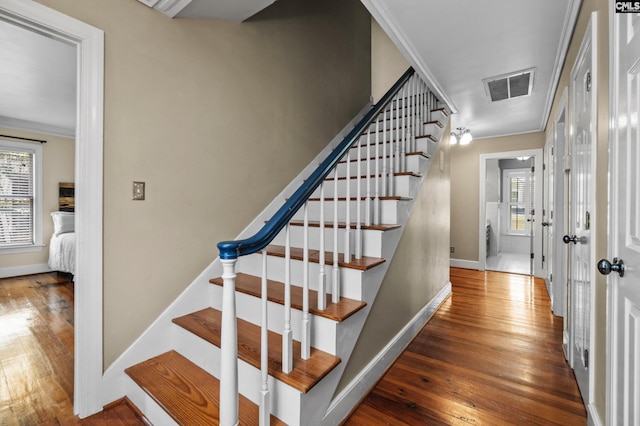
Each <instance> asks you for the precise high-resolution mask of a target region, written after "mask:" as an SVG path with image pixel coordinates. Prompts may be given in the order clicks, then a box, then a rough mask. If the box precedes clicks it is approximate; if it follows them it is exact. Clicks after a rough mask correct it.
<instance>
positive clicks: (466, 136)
mask: <svg viewBox="0 0 640 426" xmlns="http://www.w3.org/2000/svg"><path fill="white" fill-rule="evenodd" d="M457 130H458V133H456V132H451V145H455V144H457V143H459V144H460V145H468V144H469V142H471V141H472V140H473V136H471V130H469V129H467V128H466V127H458V128H457Z"/></svg>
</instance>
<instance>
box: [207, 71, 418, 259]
mask: <svg viewBox="0 0 640 426" xmlns="http://www.w3.org/2000/svg"><path fill="white" fill-rule="evenodd" d="M413 74H414V70H413V68H409V69H408V70H407V71H406V72H405V73H404V74H403V75H402V77H400V79H399V80H398V81H397V82H396V83H395V84H394V85H393V86H392V87H391V89H389V91H388V92H387V93H386V94H385V95H384V96H383V97H382V99H380V101H379V102H378V103H377V104H375V105H374V106H373V107H371V109H370V110H369V112H368V113H367V114H366V115H365V116H364V117H363V118H362V120H360V122H358V124H357V125H356V126H355V127H354V128H353V130H351V131H350V132H349V134H348V135H347V136H345V137H344V139H343V140H342V142H340V144H339V145H338V146H337V147H336V148H335V149H334V150H333V151H331V154H329V156H327V158H325V159H324V161H323V162H322V163H321V164H320V165H319V166H318V168H317V169H316V170H315V171H314V172H313V173H312V174H311V176H309V178H308V179H306V180H305V181H304V182H303V183H302V185H300V187H299V188H298V189H297V190H296V192H294V193H293V195H292V196H291V197H290V198H289V199H288V200H287V201H286V202H285V203H284V204H283V205H282V207H280V209H279V210H278V211H277V212H276V213H275V214H274V215H273V216H272V217H271V219H269V220H268V221H267V223H265V225H264V226H263V227H262V229H260V230H259V231H258V232H257V233H256V234H254V235H253V236H252V237H249V238H246V239H244V240H235V241H221V242H219V243H218V250H220V259H225V260H230V259H237V258H238V257H240V256H246V255H248V254H252V253H256V252H258V251H260V250H262V249H263V248H265V247H266V246H267V245H268V244H269V243H270V242H271V241H273V239H274V238H275V237H276V236H277V235H278V233H279V232H280V231H281V230H282V229H283V228H284V227H285V226H286V224H287V223H289V221H290V220H291V218H292V217H293V215H294V214H296V212H297V211H298V210H299V209H300V207H302V206H303V205H304V203H305V202H306V201H307V200H308V199H309V197H311V195H312V194H313V192H314V191H315V190H316V189H317V188H318V187H319V186H320V184H321V183H322V182H323V181H324V179H325V178H326V177H327V176H328V175H329V173H331V170H333V168H334V167H336V165H337V164H338V162H339V161H340V160H341V159H342V157H344V156H345V154H346V153H347V152H348V151H349V150H350V149H351V146H352V145H353V144H354V143H355V141H357V140H358V138H359V137H360V135H361V134H362V132H363V130H364V129H365V128H366V127H367V126H369V125H370V124H371V122H372V121H373V119H374V118H375V117H376V116H377V115H378V114H379V113H380V112H381V111H382V110H383V108H384V107H386V105H387V104H388V103H389V102H390V101H391V98H393V96H395V94H396V93H397V92H398V91H399V90H400V88H401V87H402V86H403V85H404V84H405V83H406V82H407V81H408V80H409V78H410V77H411V76H412V75H413Z"/></svg>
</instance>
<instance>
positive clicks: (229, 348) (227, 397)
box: [220, 259, 238, 426]
mask: <svg viewBox="0 0 640 426" xmlns="http://www.w3.org/2000/svg"><path fill="white" fill-rule="evenodd" d="M236 260H237V259H223V260H221V261H220V262H221V263H222V270H223V272H222V280H223V282H224V287H223V292H222V330H221V334H222V336H221V365H220V425H221V426H236V425H237V424H238V327H237V320H236V272H235V265H236Z"/></svg>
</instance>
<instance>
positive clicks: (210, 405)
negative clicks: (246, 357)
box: [125, 350, 284, 425]
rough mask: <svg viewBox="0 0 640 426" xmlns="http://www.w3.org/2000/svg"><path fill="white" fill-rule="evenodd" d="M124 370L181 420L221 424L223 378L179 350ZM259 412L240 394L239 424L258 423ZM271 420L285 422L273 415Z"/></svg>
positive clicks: (179, 422)
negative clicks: (220, 403) (215, 375)
mask: <svg viewBox="0 0 640 426" xmlns="http://www.w3.org/2000/svg"><path fill="white" fill-rule="evenodd" d="M125 372H126V373H127V374H128V375H129V377H131V379H133V381H135V382H136V383H137V384H138V385H139V386H140V387H141V388H142V389H143V390H144V391H145V392H146V393H147V394H149V395H150V396H151V397H152V398H153V399H154V400H155V401H156V402H157V403H158V404H159V405H160V406H161V407H162V408H163V409H164V410H165V411H166V412H167V413H168V414H169V415H170V416H171V418H173V419H174V420H175V421H176V422H177V423H178V424H180V425H204V424H211V425H217V424H219V416H220V406H219V401H220V381H219V380H218V379H216V378H215V377H213V376H212V375H210V374H209V373H207V372H206V371H205V370H203V369H202V368H200V367H198V366H197V365H195V364H194V363H192V362H191V361H189V360H188V359H187V358H185V357H184V356H182V355H180V354H179V353H178V352H176V351H173V350H172V351H169V352H165V353H164V354H161V355H158V356H155V357H153V358H150V359H148V360H146V361H143V362H141V363H139V364H137V365H134V366H132V367H129V368H127V369H126V370H125ZM258 415H259V409H258V406H257V405H255V404H254V403H252V402H251V401H249V400H248V399H247V398H245V397H243V396H242V395H240V400H239V420H240V424H242V425H257V424H258ZM271 424H272V425H273V424H278V425H283V424H284V423H283V422H281V421H280V420H278V419H277V418H276V417H274V416H271Z"/></svg>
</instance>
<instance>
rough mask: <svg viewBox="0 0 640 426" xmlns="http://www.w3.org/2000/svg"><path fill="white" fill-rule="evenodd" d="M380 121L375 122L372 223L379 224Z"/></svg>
mask: <svg viewBox="0 0 640 426" xmlns="http://www.w3.org/2000/svg"><path fill="white" fill-rule="evenodd" d="M379 156H380V122H379V121H377V122H376V149H375V158H374V161H375V169H376V171H375V173H376V176H375V185H374V197H373V224H374V225H380V158H378V157H379Z"/></svg>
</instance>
